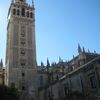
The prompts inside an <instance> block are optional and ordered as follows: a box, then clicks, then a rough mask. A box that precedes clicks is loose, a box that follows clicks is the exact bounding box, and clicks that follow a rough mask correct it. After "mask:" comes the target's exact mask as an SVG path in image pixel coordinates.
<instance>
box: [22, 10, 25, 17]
mask: <svg viewBox="0 0 100 100" xmlns="http://www.w3.org/2000/svg"><path fill="white" fill-rule="evenodd" d="M22 16H23V17H25V8H22Z"/></svg>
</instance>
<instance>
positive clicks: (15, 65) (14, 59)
mask: <svg viewBox="0 0 100 100" xmlns="http://www.w3.org/2000/svg"><path fill="white" fill-rule="evenodd" d="M13 66H14V67H18V48H15V49H14V51H13Z"/></svg>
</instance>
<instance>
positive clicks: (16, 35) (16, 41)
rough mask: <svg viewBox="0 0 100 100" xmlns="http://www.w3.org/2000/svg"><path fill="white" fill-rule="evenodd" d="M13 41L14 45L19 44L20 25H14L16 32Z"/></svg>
mask: <svg viewBox="0 0 100 100" xmlns="http://www.w3.org/2000/svg"><path fill="white" fill-rule="evenodd" d="M13 41H14V42H13V43H14V46H18V41H19V26H18V25H16V24H15V25H14V34H13Z"/></svg>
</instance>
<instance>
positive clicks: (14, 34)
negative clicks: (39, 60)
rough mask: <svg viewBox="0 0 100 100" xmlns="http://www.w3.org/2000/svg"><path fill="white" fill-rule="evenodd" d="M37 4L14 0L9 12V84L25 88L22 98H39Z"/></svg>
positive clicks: (7, 56)
mask: <svg viewBox="0 0 100 100" xmlns="http://www.w3.org/2000/svg"><path fill="white" fill-rule="evenodd" d="M34 13H35V12H34V4H33V1H32V5H31V6H30V5H29V4H28V3H27V2H26V0H12V2H11V5H10V8H9V12H8V27H7V49H6V84H7V85H8V86H10V85H11V84H15V86H16V87H18V88H19V89H21V90H22V94H23V96H22V100H36V92H37V86H36V84H37V73H36V43H35V18H34Z"/></svg>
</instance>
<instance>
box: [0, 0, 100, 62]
mask: <svg viewBox="0 0 100 100" xmlns="http://www.w3.org/2000/svg"><path fill="white" fill-rule="evenodd" d="M27 1H28V2H29V3H31V0H27ZM10 2H11V0H0V58H3V61H4V62H5V54H6V33H7V32H6V26H7V12H8V8H9V5H10ZM34 2H35V20H36V22H35V25H36V51H37V52H36V54H37V62H38V64H40V62H41V61H43V62H44V63H46V60H47V58H49V60H50V62H55V61H56V62H58V59H59V56H60V57H61V58H62V59H64V60H65V61H66V60H70V59H71V58H72V56H73V55H77V45H78V43H80V45H81V46H82V47H83V46H84V48H85V49H86V50H88V49H90V51H91V52H93V51H94V50H96V51H97V52H98V53H100V47H99V43H100V0H34Z"/></svg>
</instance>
